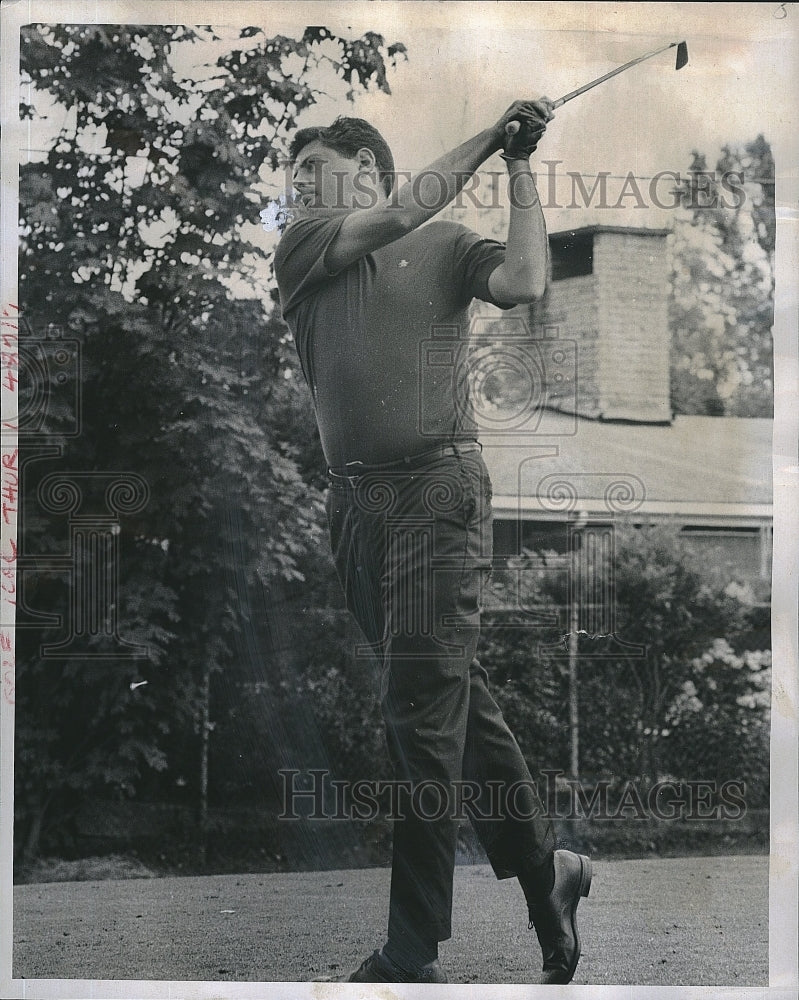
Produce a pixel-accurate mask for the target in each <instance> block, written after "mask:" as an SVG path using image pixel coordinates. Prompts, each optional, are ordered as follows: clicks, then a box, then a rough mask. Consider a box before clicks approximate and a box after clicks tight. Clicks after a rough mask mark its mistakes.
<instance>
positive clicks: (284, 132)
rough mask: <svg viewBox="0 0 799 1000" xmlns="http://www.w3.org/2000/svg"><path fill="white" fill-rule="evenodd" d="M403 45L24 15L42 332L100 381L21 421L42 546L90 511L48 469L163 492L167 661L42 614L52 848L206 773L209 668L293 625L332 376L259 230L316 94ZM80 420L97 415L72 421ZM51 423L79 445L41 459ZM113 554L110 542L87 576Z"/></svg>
mask: <svg viewBox="0 0 799 1000" xmlns="http://www.w3.org/2000/svg"><path fill="white" fill-rule="evenodd" d="M209 53H210V56H209ZM403 54H404V47H403V46H402V45H401V44H399V43H397V44H394V45H392V46H386V45H385V43H384V40H383V39H382V38H381V37H380V36H379V35H377V34H374V33H367V34H366V35H364V36H363V37H362V38H348V37H344V36H339V35H335V34H334V33H332V32H330V31H328V30H327V29H326V28H324V27H315V28H308V29H306V30H305V32H304V33H303V34H302V36H301V37H299V38H290V37H287V36H282V35H277V36H273V37H268V36H267V35H266V34H265V33H264V32H263V31H261V30H259V29H255V28H245V29H243V30H241V31H240V32H239V33H238V34H237V35H236V37H230V36H229V35H228V36H226V37H225V38H222V37H220V35H219V34H218V33H216V32H214V31H213V30H212V29H210V28H187V27H180V26H163V27H158V26H146V27H143V26H127V27H125V26H108V25H99V26H76V25H31V26H28V27H27V28H25V29H24V31H23V43H22V73H23V81H25V82H28V83H29V84H30V88H31V89H30V94H31V97H29V99H28V100H29V103H26V104H25V105H23V107H22V109H21V113H22V115H23V117H25V118H28V119H30V121H31V124H32V127H33V129H34V131H33V134H34V135H44V134H45V133H46V126H47V125H48V120H49V122H52V121H55V122H56V123H58V122H60V128H59V129H58V131H57V134H55V135H54V137H53V138H52V141H50V142H49V144H48V146H47V148H46V149H44V150H43V158H42V159H41V160H40V161H39V162H32V163H28V164H25V165H24V166H23V168H22V170H21V176H20V216H21V217H20V227H21V244H20V306H21V309H22V313H23V315H24V328H25V329H26V330H27V331H29V333H28V336H27V337H26V340H27V344H26V346H27V348H28V349H29V350H31V351H32V350H33V349H34V346H35V343H37V342H42V341H44V340H46V338H47V337H48V336H50V337H59V336H60V338H61V339H62V340H65V341H71V342H74V343H75V344H76V345H77V349H76V359H77V360H76V364H77V365H78V367H77V369H76V370H75V371H74V372H72V373H71V375H70V378H72V379H73V380H74V381H75V383H76V385H75V388H76V393H77V397H76V398H78V399H79V403H80V408H79V414H78V413H77V412H72V413H70V412H69V409H70V406H69V403H68V402H65V399H68V397H69V394H66V395H65V394H64V393H63V392H61V393H60V394H59V393H53V394H51V396H50V398H49V401H48V409H47V412H46V413H45V415H44V420H43V423H42V425H41V427H40V428H39V431H38V435H36V436H34V438H24V439H23V441H22V444H23V447H22V456H23V459H24V460H26V461H27V460H30V461H28V464H27V466H26V469H27V472H26V479H25V480H24V482H23V490H24V493H25V497H26V506H25V517H24V519H23V523H22V529H21V530H22V543H23V550H22V551H23V554H24V555H26V556H28V557H42V558H43V557H47V556H49V555H52V554H53V553H54V552H57V553H63V552H64V550H65V538H67V537H68V534H69V525H68V524H67V519H66V518H65V517H64V516H63V515H59V514H58V513H57V512H53V511H51V510H47V509H44V508H43V507H42V506H41V505H40V504H39V503H38V502H37V499H36V497H37V493H36V491H37V488H38V485H39V484H40V483H41V482H42V480H43V479H44V477H45V475H46V474H47V473H49V472H53V471H57V472H59V473H62V474H64V475H66V476H67V477H69V476H70V475H77V474H80V475H82V476H83V477H84V480H85V477H86V475H89V476H90V477H91V476H95V478H96V479H97V481H98V482H99V481H100V479H101V478H102V476H103V475H105V474H111V473H113V472H114V471H117V472H120V473H134V474H135V475H137V476H139V477H141V479H142V480H143V481H144V482H145V484H146V486H147V488H148V490H149V500H148V502H147V504H146V506H145V507H144V508H143V509H141V510H139V511H138V512H132V513H131V514H130V515H127V516H125V517H123V518H122V521H121V536H120V549H121V557H120V567H121V572H120V586H119V591H118V593H115V594H114V601H115V605H116V607H117V608H118V613H119V623H120V625H119V628H120V634H121V635H122V636H123V637H124V638H125V639H126V640H128V641H134V642H138V643H139V644H142V645H144V646H146V647H147V649H148V651H149V655H148V656H147V658H145V659H142V658H139V659H138V660H132V661H131V660H128V661H120V660H113V659H111V658H110V654H111V653H112V652H113V650H111V649H109V648H108V644H107V642H106V643H105V645H104V641H105V640H104V639H103V637H102V636H99V635H97V636H96V635H88V636H86V653H87V657H86V659H85V660H80V659H78V660H75V659H73V660H63V659H61V660H60V659H59V658H58V656H57V655H56V654H50V655H43V654H42V648H41V647H42V643H43V642H47V641H53V639H54V638H55V637H56V634H57V637H58V638H60V637H61V633H57V630H51V631H50V632H49V633H48V632H47V631H46V630H45V631H42V629H41V628H32V629H27V630H26V629H20V631H19V637H20V638H19V655H18V659H19V664H20V665H19V677H18V682H19V683H18V714H17V719H18V722H17V741H18V742H17V751H18V758H17V759H18V762H19V766H18V767H17V819H18V822H19V827H18V837H17V843H18V844H19V845H20V847H21V848H25V849H27V853H28V855H29V856H33V855H34V854H35V853H36V850H37V849H38V845H39V838H40V833H41V831H42V829H44V830H45V832H46V831H47V827H48V822H50V823H51V825H52V824H53V819H54V818H55V817H58V831H59V835H64V834H65V831H68V828H69V824H68V822H67V820H68V818H69V816H70V815H71V814H72V813H73V812H74V811H75V808H76V807H77V806H79V805H80V803H81V802H82V801H83V800H84V799H85V798H86V797H87V796H89V795H92V794H96V793H98V792H103V794H106V795H107V794H111V795H114V794H116V795H134V794H137V793H141V790H142V789H143V788H145V787H148V782H149V783H150V785H151V784H152V782H153V780H156V778H157V781H156V784H157V786H158V787H159V788H160V789H161V794H164V793H166V794H170V793H171V792H175V791H176V789H177V787H180V788H184V787H186V786H188V788H189V790H190V791H192V792H194V793H195V794H200V790H199V787H198V782H200V778H199V777H198V776H197V771H198V767H199V764H198V761H199V754H200V749H199V748H200V746H201V742H202V741H201V739H200V736H201V731H202V729H203V728H205V727H206V723H207V718H206V714H205V713H206V709H207V705H204V704H203V701H204V697H205V696H204V693H203V692H204V691H205V689H206V681H207V676H208V674H209V673H211V674H213V675H215V676H216V678H217V680H216V682H215V683H216V685H217V691H218V689H219V684H220V683H221V681H220V678H221V677H222V676H224V677H225V684H226V685H228V687H230V686H231V685H232V686H233V687H235V686H236V685H237V684H239V683H241V684H246V683H252V682H254V680H257V679H258V678H259V677H260V679H261V680H263V679H264V678H265V677H268V676H269V673H270V670H274V669H275V664H276V661H275V660H274V659H272V660H270V659H269V658H268V653H269V651H270V650H272V647H271V646H270V645H269V644H268V643H265V644H259V642H258V641H253V642H250V639H251V637H252V636H253V635H255V636H258V635H263V633H264V631H265V630H266V629H268V623H264V622H261V621H258V620H257V614H258V611H259V609H261V608H262V607H264V606H266V607H269V606H270V602H269V601H266V602H265V601H264V599H263V597H262V596H261V595H263V594H271V593H278V592H280V591H281V589H282V588H285V587H289V588H290V587H291V586H292V584H293V583H294V582H296V581H299V580H302V579H303V577H304V575H305V574H306V572H307V570H308V567H309V565H310V566H313V564H314V563H315V562H316V561H317V560H318V559H319V558H320V556H319V553H320V551H322V552H324V546H323V545H322V538H323V528H322V523H323V510H322V505H321V494H320V491H319V488H318V486H319V483H318V480H317V481H314V480H313V479H312V477H310V476H307V473H308V471H309V466H310V465H311V458H310V456H312V455H314V454H318V451H315V448H316V447H317V444H316V437H315V434H314V433H312V432H309V429H308V428H309V425H308V421H307V416H306V412H307V410H308V401H307V397H306V395H305V394H304V391H303V388H302V387H300V386H299V385H298V379H297V378H296V364H295V362H294V358H293V348H292V345H291V343H290V342H289V340H288V338H287V332H286V329H285V327H284V325H283V324H282V323H281V322H280V321H279V319H278V318H277V317H276V316H275V315H274V305H273V302H272V300H271V298H270V297H269V295H268V288H269V285H270V279H269V270H268V260H267V255H266V253H265V251H264V250H263V249H261V248H260V247H259V245H258V244H257V243H253V242H251V240H250V238H249V234H250V233H251V232H252V231H253V229H257V228H258V221H259V220H258V212H259V208H260V206H261V205H262V203H263V200H264V197H265V195H264V191H265V190H266V181H267V180H268V177H269V173H270V171H274V170H276V169H278V168H279V167H280V165H281V160H282V157H283V156H284V154H285V150H286V147H287V137H288V135H289V133H290V132H291V131H292V129H293V128H294V127H295V126H296V123H297V118H298V116H299V115H301V114H302V112H303V111H305V110H307V109H308V108H309V107H311V106H312V105H313V104H314V103H315V102H317V101H318V100H319V98H320V96H321V95H322V94H323V93H324V92H325V90H326V89H331V90H332V91H334V92H335V93H336V94H337V95H339V92H340V91H341V90H342V88H344V89H345V93H344V96H349V97H353V96H354V94H355V93H357V92H358V91H361V90H364V89H369V88H379V89H381V90H383V91H385V92H389V84H388V70H389V67H390V66H391V65H392V64H394V63H395V62H396V61H397V59H398V58H400V57H401V56H402V55H403ZM34 145H35V143H34ZM28 374H29V377H32V373H30V372H29V373H28ZM73 409H74V407H73ZM295 418H296V419H295ZM77 419H80V421H81V423H80V433H79V434H77V436H74V437H67V436H64V434H63V431H64V428H65V427H66V426H67V425H69V424H70V421H74V420H77ZM42 442H45V443H46V444H50V445H52V444H55V445H56V446H57V449H58V455H57V457H53V455H52V452H51V455H50V456H49V457H48V456H47V455H46V454H43V455H38V454H37V452H36V449H37V448H39V446H40V444H41V443H42ZM34 459H35V460H34ZM304 474H306V475H304ZM76 558H77V557H76ZM322 559H323V561H324V557H322ZM91 572H92V565H91V559H87V561H86V562H85V564H84V565H83V566H80V567H78V568H77V574H78V575H77V579H79V580H85V579H88V577H89V575H90V574H91ZM68 590H69V584H67V585H66V587H65V581H64V579H63V577H62V578H60V579H59V578H57V577H54V576H48V575H46V574H44V573H37V574H29V577H28V582H27V588H26V601H27V605H28V607H29V608H30V609H33V611H34V612H42V611H46V612H52V611H53V610H54V609H56V610H60V611H61V612H62V614H63V616H64V619H63V620H64V621H68V619H69V615H70V613H71V612H70V606H69V597H70V595H69V593H68ZM272 603H274V602H272ZM248 643H249V644H248ZM264 650H266V654H265V656H266V660H265V662H264V661H259V662H257V663H253V662H252V660H253V659H256V660H257V659H258V657H259V655H260V654H261V653H262V652H263V651H264ZM89 654H91V655H92V656H93V657H94V658H93V659H92V658H90V656H89ZM253 675H256V676H255V678H254V676H253ZM236 678H238V680H237V679H236ZM212 690H213V689H212ZM217 696H219V695H217ZM204 720H205V721H204ZM211 724H213V722H212V723H211ZM262 725H263V722H262ZM216 735H218V733H215V734H214V736H216ZM235 735H236V734H235V733H234V732H229V733H228V734H226V737H225V738H230V739H235ZM259 735H260V737H261V738H263V739H264V740H265V741H266V742H267V744H268V743H269V739H270V734H269V732H268V731H267V732H263V731H261V732H260V734H259ZM275 752H277V751H276V750H275ZM159 772H160V776H158V774H159ZM51 840H52V837H51ZM62 841H63V836H62Z"/></svg>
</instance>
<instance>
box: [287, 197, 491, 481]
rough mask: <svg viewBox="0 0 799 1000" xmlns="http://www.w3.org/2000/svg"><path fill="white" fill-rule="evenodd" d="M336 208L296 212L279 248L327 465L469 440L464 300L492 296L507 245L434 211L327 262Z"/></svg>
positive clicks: (290, 319) (338, 220)
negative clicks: (336, 262)
mask: <svg viewBox="0 0 799 1000" xmlns="http://www.w3.org/2000/svg"><path fill="white" fill-rule="evenodd" d="M344 218H345V214H341V213H333V214H330V213H328V214H317V213H315V212H308V213H307V214H304V215H302V216H301V217H300V218H298V219H297V220H296V221H295V222H293V223H292V224H291V225H290V226H289V227H288V229H287V230H286V231H285V232H284V234H283V236H282V238H281V240H280V243H279V244H278V248H277V251H276V253H275V274H276V276H277V282H278V288H279V291H280V300H281V306H282V310H283V316H284V318H285V320H286V322H287V323H288V325H289V328H290V329H291V332H292V333H293V335H294V340H295V344H296V347H297V352H298V354H299V357H300V363H301V364H302V370H303V372H304V374H305V378H306V380H307V382H308V385H309V386H310V389H311V393H312V395H313V401H314V406H315V408H316V418H317V422H318V424H319V431H320V434H321V439H322V447H323V449H324V453H325V457H326V459H327V462H328V465H330V466H331V467H333V468H338V467H340V466H344V465H346V464H347V463H348V462H354V461H361V462H364V463H366V464H378V463H383V462H393V461H397V460H399V459H402V458H404V457H406V456H413V455H418V454H421V453H423V452H425V451H430V450H431V449H433V448H435V447H437V446H438V445H441V444H448V443H452V442H453V441H455V442H463V441H466V440H475V438H476V433H475V431H474V423H473V421H472V420H471V407H470V403H469V398H468V382H467V379H466V373H467V367H468V366H467V364H466V363H465V362H466V351H467V349H468V348H467V341H468V335H469V319H468V306H469V303H470V302H471V300H472V299H473V298H478V299H483V300H485V301H486V302H493V299H492V297H491V294H490V292H489V290H488V277H489V275H490V274H491V272H492V271H493V270H494V269H495V268H496V267H497V266H498V265H499V264H500V263H502V261H503V260H504V259H505V247H504V245H503V244H501V243H497V242H496V241H494V240H487V239H483V238H482V237H480V236H478V235H477V234H476V233H474V232H472V231H471V230H469V229H467V228H466V227H465V226H462V225H459V224H458V223H454V222H431V223H428V224H427V225H425V226H423V227H421V228H420V229H416V230H414V231H413V232H412V233H409V234H408V235H407V236H404V237H402V238H401V239H399V240H396V241H395V242H394V243H390V244H389V245H388V246H385V247H382V248H381V249H379V250H376V251H375V252H374V253H371V254H367V255H366V256H364V257H361V258H360V259H359V260H357V261H355V262H354V263H352V264H350V265H349V266H347V267H346V268H344V269H343V270H341V271H339V272H338V273H331V271H330V270H328V268H327V266H326V264H325V253H326V251H327V248H328V247H329V246H330V243H331V241H332V240H333V239H334V237H335V236H336V234H337V233H338V230H339V228H340V226H341V224H342V222H343V220H344ZM495 304H497V305H500V303H495Z"/></svg>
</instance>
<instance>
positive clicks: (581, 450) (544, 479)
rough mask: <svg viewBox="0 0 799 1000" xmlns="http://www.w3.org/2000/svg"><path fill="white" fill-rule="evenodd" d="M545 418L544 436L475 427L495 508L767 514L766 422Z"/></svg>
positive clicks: (548, 512)
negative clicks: (499, 432)
mask: <svg viewBox="0 0 799 1000" xmlns="http://www.w3.org/2000/svg"><path fill="white" fill-rule="evenodd" d="M546 417H547V419H546V431H547V433H546V434H537V433H536V434H529V435H525V436H518V437H515V438H514V437H513V436H512V435H508V434H504V435H503V436H501V437H500V436H498V435H492V434H490V433H488V434H483V435H482V440H483V456H484V458H485V461H486V465H487V466H488V469H489V472H490V473H491V478H492V482H493V486H494V509H495V511H496V512H497V513H500V512H502V511H503V510H505V511H510V510H514V511H517V510H519V509H523V510H525V511H529V512H530V513H531V514H532V513H533V512H536V511H537V512H538V513H540V514H541V516H543V517H558V518H562V517H564V516H568V514H569V513H570V512H572V513H573V512H574V511H576V510H582V509H585V510H586V511H588V512H589V513H596V512H598V511H602V510H606V511H608V512H611V513H613V512H616V513H621V512H623V511H628V512H630V513H634V512H636V511H640V512H641V513H646V512H648V513H650V514H662V515H667V514H675V515H682V516H690V517H698V518H699V519H700V520H707V521H708V522H713V521H714V520H728V519H729V518H730V517H733V518H741V517H748V518H750V519H752V518H754V519H756V520H761V519H766V518H769V517H770V516H771V513H772V508H771V503H772V486H771V477H772V465H771V451H772V442H771V435H772V421H771V420H767V419H743V418H733V417H686V416H681V417H677V418H676V419H675V420H674V422H673V423H671V424H668V425H654V424H632V423H609V422H607V423H605V422H601V421H596V420H587V419H581V418H577V417H574V416H571V415H569V414H564V413H554V412H552V411H549V412H548V413H547V415H546ZM542 423H543V422H542ZM500 442H501V443H500Z"/></svg>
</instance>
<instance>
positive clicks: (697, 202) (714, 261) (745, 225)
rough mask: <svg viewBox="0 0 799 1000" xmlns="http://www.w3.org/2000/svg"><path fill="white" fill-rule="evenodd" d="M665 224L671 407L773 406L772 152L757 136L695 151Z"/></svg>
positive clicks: (755, 410) (725, 410) (749, 412)
mask: <svg viewBox="0 0 799 1000" xmlns="http://www.w3.org/2000/svg"><path fill="white" fill-rule="evenodd" d="M680 198H681V208H680V209H679V210H678V216H677V224H676V225H675V231H674V271H673V275H672V288H673V298H672V305H671V316H670V323H671V329H672V403H673V407H674V409H675V411H676V412H677V413H699V414H710V415H726V416H737V417H768V416H771V414H772V412H773V398H772V396H773V386H774V379H773V349H772V333H771V328H772V325H773V321H774V246H775V233H776V220H775V210H774V159H773V157H772V154H771V149H770V147H769V144H768V142H766V140H765V139H764V137H763V136H762V135H759V136H758V137H757V138H756V139H755V140H754V141H752V142H749V143H747V144H745V145H744V146H743V148H740V147H735V146H725V147H724V148H723V150H722V155H721V157H720V158H719V160H718V162H717V164H716V169H715V171H709V170H708V169H707V161H706V158H705V157H704V156H703V155H701V154H700V153H698V152H696V151H695V152H694V154H693V162H692V163H691V167H690V170H689V173H688V178H687V180H686V181H685V182H684V184H683V189H682V191H681V195H680Z"/></svg>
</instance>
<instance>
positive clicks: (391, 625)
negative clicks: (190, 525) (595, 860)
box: [327, 449, 555, 941]
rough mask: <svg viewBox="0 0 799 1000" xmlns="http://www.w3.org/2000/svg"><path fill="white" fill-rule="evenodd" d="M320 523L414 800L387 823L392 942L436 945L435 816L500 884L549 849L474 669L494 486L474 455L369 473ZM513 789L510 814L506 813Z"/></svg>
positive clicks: (439, 845)
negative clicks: (462, 817)
mask: <svg viewBox="0 0 799 1000" xmlns="http://www.w3.org/2000/svg"><path fill="white" fill-rule="evenodd" d="M327 511H328V520H329V525H330V535H331V542H332V547H333V555H334V559H335V563H336V568H337V571H338V574H339V578H340V580H341V583H342V585H343V587H344V592H345V594H346V599H347V605H348V607H349V609H350V610H351V611H352V613H353V614H354V616H355V618H356V620H357V621H358V624H359V625H360V627H361V629H362V631H363V633H364V635H365V636H366V639H367V643H368V645H369V646H370V647H371V650H372V652H374V654H375V655H376V656H377V657H378V660H379V662H380V664H381V668H382V679H381V708H382V713H383V718H384V720H385V726H386V738H387V743H388V750H389V755H390V759H391V763H392V766H393V768H394V774H395V778H396V779H397V781H398V782H404V783H406V787H410V788H411V789H412V796H411V798H410V800H409V802H408V803H407V804H408V805H409V808H407V809H403V810H402V816H401V818H398V819H395V822H394V854H393V867H392V878H391V903H390V910H389V928H388V933H389V938H391V939H392V940H399V939H400V938H405V939H406V940H407V939H411V940H412V939H413V937H414V935H416V936H417V937H421V938H422V939H425V940H431V939H432V940H439V941H443V940H446V939H447V938H449V937H450V935H451V922H450V921H451V910H452V881H453V871H454V864H455V848H456V839H457V830H458V818H457V813H458V809H457V808H445V809H444V810H443V813H444V814H443V815H442V808H441V804H442V801H443V802H444V805H445V806H448V805H449V806H451V805H452V803H454V802H458V801H459V800H460V802H461V804H462V805H463V811H465V812H466V814H467V815H469V818H470V820H471V822H472V824H473V825H474V827H475V830H476V832H477V835H478V837H479V838H480V842H481V843H482V845H483V847H484V849H485V851H486V854H487V855H488V858H489V860H490V862H491V864H492V866H493V868H494V871H495V873H496V875H497V877H498V878H507V877H510V876H512V875H516V874H518V873H519V871H520V869H521V867H522V866H523V865H525V864H528V865H536V864H539V863H541V862H542V861H543V860H544V859H545V858H546V856H547V855H548V853H549V852H550V851H551V850H552V849H553V847H554V842H555V837H554V831H553V829H552V824H551V823H550V822H549V820H547V819H545V818H544V809H543V806H542V805H541V802H540V800H539V799H538V796H537V794H536V792H535V788H534V785H533V782H532V779H531V775H530V772H529V769H528V767H527V765H526V763H525V760H524V757H523V756H522V753H521V751H520V749H519V746H518V744H517V742H516V740H515V739H514V737H513V735H512V733H511V732H510V730H509V729H508V726H507V725H506V723H505V721H504V719H503V717H502V713H501V712H500V710H499V708H498V706H497V705H496V703H495V701H494V699H493V698H492V697H491V695H490V694H489V691H488V687H487V676H486V673H485V670H484V669H483V668H482V667H481V666H480V664H479V662H478V661H477V660H476V659H475V650H476V647H477V640H478V636H479V632H480V596H481V589H482V586H483V584H484V583H485V581H486V580H487V578H488V574H489V573H490V569H491V559H492V531H491V482H490V479H489V476H488V472H487V470H486V467H485V464H484V462H483V459H482V456H481V455H480V453H479V451H477V450H476V449H475V450H472V451H467V452H463V453H459V454H452V455H447V456H445V457H437V458H435V459H433V460H432V461H430V462H429V463H425V464H421V465H418V466H416V465H415V466H414V467H413V468H408V469H404V468H399V469H398V468H395V467H384V468H382V469H376V468H374V467H372V468H370V469H369V470H368V471H365V472H363V473H362V474H359V475H358V476H357V477H352V478H350V479H348V480H345V479H341V478H331V488H330V490H329V492H328V498H327ZM365 655H366V654H365ZM459 782H460V783H461V791H460V792H458V791H456V786H457V783H459ZM465 786H470V787H469V788H466V787H465ZM510 788H513V789H515V791H514V793H513V803H512V804H513V808H509V807H508V805H507V804H503V790H507V789H510ZM442 790H446V794H447V796H449V798H448V800H444V799H442V794H441V793H442ZM467 800H471V801H467Z"/></svg>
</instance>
